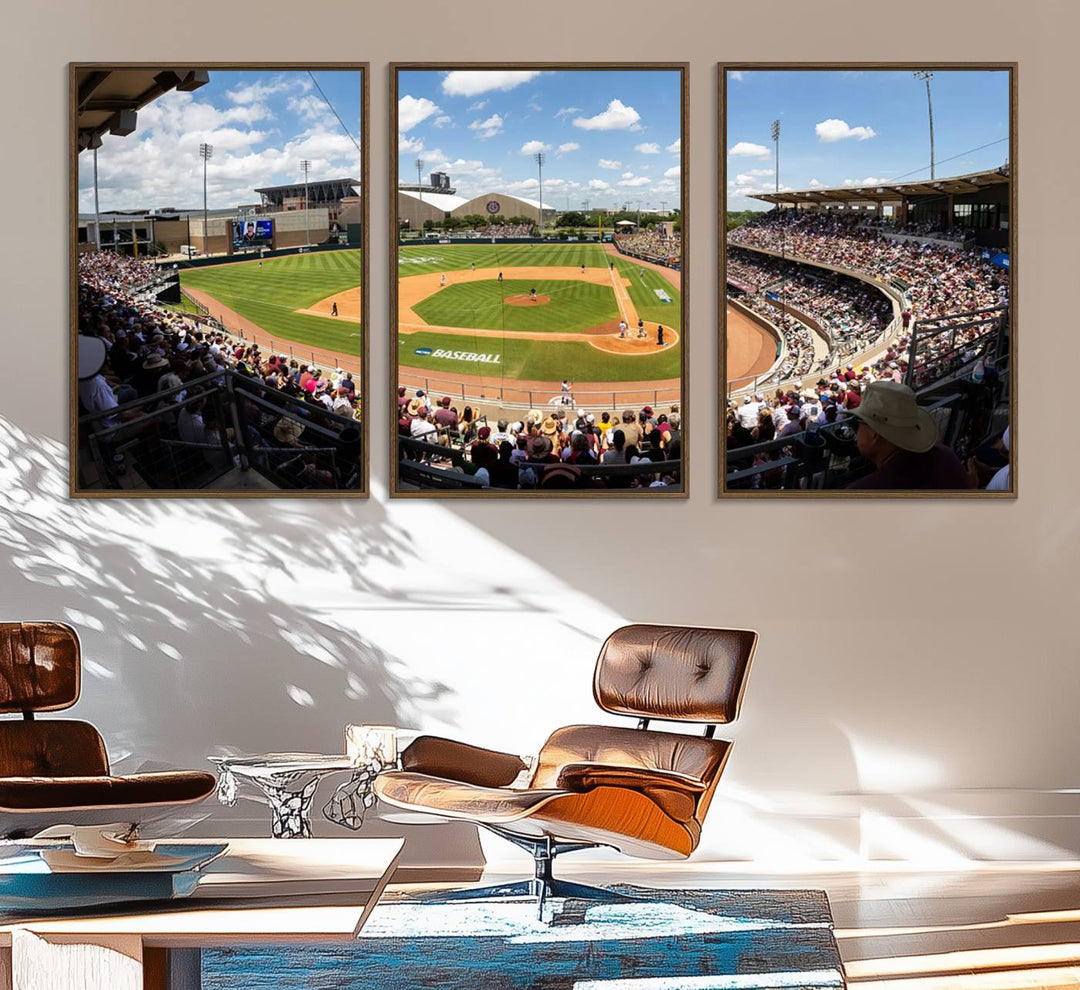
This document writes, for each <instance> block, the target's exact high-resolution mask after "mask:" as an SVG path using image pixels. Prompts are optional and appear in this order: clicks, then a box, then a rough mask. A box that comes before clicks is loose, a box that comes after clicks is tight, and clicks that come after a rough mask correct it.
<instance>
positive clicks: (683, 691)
mask: <svg viewBox="0 0 1080 990" xmlns="http://www.w3.org/2000/svg"><path fill="white" fill-rule="evenodd" d="M756 645H757V633H754V632H748V631H744V630H732V629H702V628H692V627H681V626H659V625H632V626H625V627H623V628H622V629H618V630H616V631H615V632H614V633H612V634H611V635H610V636H609V637H608V639H607V641H606V642H605V643H604V645H603V647H602V648H601V650H600V656H599V658H598V659H597V662H596V671H595V673H594V675H593V696H594V698H595V699H596V703H597V704H598V705H599V706H600V707H601V708H603V709H604V711H607V712H612V713H614V714H617V715H628V716H631V717H634V718H637V719H638V723H637V728H630V727H628V726H609V725H570V726H567V727H565V728H562V729H557V730H556V731H555V732H554V733H553V734H552V735H551V737H550V738H549V739H548V741H547V742H546V743H545V744H544V747H543V749H541V750H540V754H539V757H538V759H537V760H536V763H535V765H534V766H533V767H532V769H531V771H530V772H529V773H527V774H523V771H526V770H527V766H526V764H525V763H524V762H523V761H522V760H521V759H520V758H519V757H517V756H514V755H512V754H510V753H499V752H493V751H491V750H487V749H480V748H478V747H476V746H470V745H467V744H465V743H460V742H454V741H452V740H449V739H440V738H437V737H434V736H421V737H420V738H418V739H417V740H416V741H415V742H413V743H412V745H410V746H409V747H408V748H407V749H405V750H404V751H403V753H402V754H401V765H402V769H401V770H395V771H390V772H387V773H383V774H380V775H379V777H378V778H377V779H376V781H375V791H376V793H377V794H378V796H379V797H380V798H381V799H382V800H383V801H385V802H386V803H387V804H389V805H391V806H393V807H395V808H400V809H404V810H407V811H410V812H426V813H428V814H430V815H436V816H438V817H439V818H443V819H446V818H456V819H463V820H466V821H471V822H475V823H476V824H477V825H482V826H483V827H484V828H487V829H490V830H491V831H492V832H495V833H496V834H497V835H501V836H502V837H503V838H505V839H508V840H509V841H510V842H513V843H514V844H515V845H517V846H520V847H522V848H523V849H526V850H528V851H529V852H531V853H532V855H533V858H534V861H535V867H536V875H535V878H534V879H533V880H532V881H529V882H527V883H522V884H513V885H510V886H506V887H501V888H487V889H485V890H480V891H463V892H461V894H462V896H474V897H476V896H496V895H500V896H521V895H526V894H531V895H533V896H536V897H537V898H538V900H539V907H540V910H541V912H542V911H543V903H544V898H545V895H546V894H548V893H551V894H553V895H554V896H560V897H565V896H579V897H591V898H597V897H600V898H607V897H610V892H609V891H605V890H603V889H602V888H595V887H586V886H584V885H581V884H571V883H567V882H565V881H560V880H556V879H554V878H553V877H552V874H551V866H552V860H553V859H554V858H555V856H557V855H558V854H559V853H563V852H570V851H573V850H577V849H586V848H589V847H592V846H612V847H614V848H615V849H618V850H619V851H621V852H623V853H626V854H628V855H631V856H641V857H645V858H649V859H680V858H685V857H687V856H689V855H690V854H691V853H692V852H693V851H694V849H695V848H696V847H697V844H698V841H699V839H700V838H701V825H702V822H703V821H704V820H705V815H706V814H707V812H708V810H709V803H710V801H711V800H712V796H713V792H714V791H715V790H716V784H717V781H718V780H719V778H720V774H721V773H722V772H723V770H724V765H725V763H726V762H727V758H728V755H729V753H730V752H731V745H732V744H731V743H730V742H725V741H724V740H721V739H715V738H713V734H714V733H715V731H716V726H717V724H724V723H727V722H731V721H734V719H735V718H736V717H737V716H738V714H739V706H740V703H741V701H742V696H743V689H744V687H745V685H746V676H747V672H748V671H749V668H750V661H751V658H752V657H753V654H754V649H755V647H756ZM652 719H657V720H663V721H671V722H696V723H699V724H700V723H704V724H705V731H704V735H703V736H694V735H689V734H687V733H682V732H657V731H651V730H649V728H648V727H649V722H650V720H652ZM519 775H521V776H524V777H525V779H526V781H527V782H526V783H525V784H522V783H521V782H520V781H521V778H520V777H519Z"/></svg>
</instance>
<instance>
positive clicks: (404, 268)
mask: <svg viewBox="0 0 1080 990" xmlns="http://www.w3.org/2000/svg"><path fill="white" fill-rule="evenodd" d="M582 262H584V264H585V267H586V268H607V264H608V262H607V254H605V252H604V249H603V248H602V247H601V246H600V245H599V244H584V243H582V244H575V243H569V244H535V245H534V244H492V243H491V242H490V241H487V242H484V241H478V242H477V243H476V244H416V245H413V244H409V245H406V246H403V247H400V248H398V275H400V276H401V277H402V278H406V277H407V276H409V275H423V274H424V273H425V272H452V271H455V270H457V269H461V268H469V267H470V266H471V265H473V264H475V265H476V267H477V268H524V267H528V266H533V265H543V266H560V267H561V266H564V265H567V266H571V267H575V268H576V267H578V266H579V265H581V264H582ZM526 291H528V289H527V288H526Z"/></svg>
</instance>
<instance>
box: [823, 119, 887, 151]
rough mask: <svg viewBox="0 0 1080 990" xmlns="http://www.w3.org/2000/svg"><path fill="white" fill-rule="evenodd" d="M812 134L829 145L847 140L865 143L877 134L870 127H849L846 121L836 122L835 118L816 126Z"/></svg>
mask: <svg viewBox="0 0 1080 990" xmlns="http://www.w3.org/2000/svg"><path fill="white" fill-rule="evenodd" d="M814 133H815V134H817V136H818V138H820V139H821V140H822V141H824V142H825V143H826V144H831V143H832V142H833V141H846V140H847V139H848V138H856V139H858V140H859V141H865V140H867V139H868V138H872V137H876V136H877V132H876V131H875V130H874V129H873V128H872V127H861V126H860V127H851V126H850V125H849V124H848V122H847V121H846V120H837V119H836V118H835V117H830V118H829V119H828V120H823V121H822V122H821V123H820V124H816V125H815V126H814Z"/></svg>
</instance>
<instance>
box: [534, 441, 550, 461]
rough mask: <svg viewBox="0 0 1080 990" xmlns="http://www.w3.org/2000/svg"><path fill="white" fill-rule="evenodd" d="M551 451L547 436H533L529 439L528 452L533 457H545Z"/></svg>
mask: <svg viewBox="0 0 1080 990" xmlns="http://www.w3.org/2000/svg"><path fill="white" fill-rule="evenodd" d="M550 453H551V441H550V440H549V439H548V438H547V437H533V438H532V439H531V440H530V441H529V454H530V455H531V456H533V457H547V455H548V454H550Z"/></svg>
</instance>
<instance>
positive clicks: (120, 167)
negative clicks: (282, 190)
mask: <svg viewBox="0 0 1080 990" xmlns="http://www.w3.org/2000/svg"><path fill="white" fill-rule="evenodd" d="M314 75H315V79H316V80H317V81H318V84H319V86H321V87H322V89H323V92H324V93H325V94H326V97H327V99H328V100H329V101H330V102H331V103H332V104H333V106H334V108H335V109H336V110H337V112H338V114H339V115H340V117H341V119H342V120H343V121H344V122H345V125H346V126H347V127H348V129H349V131H350V132H351V133H352V136H353V138H355V139H356V142H357V144H359V143H360V135H361V129H360V106H361V101H360V95H361V94H360V84H361V79H360V77H361V73H360V71H359V70H350V71H345V70H315V73H314ZM202 143H209V144H211V145H213V146H214V154H213V157H212V158H211V159H210V163H209V167H208V170H207V200H208V206H209V207H210V209H226V208H231V207H234V206H238V205H240V204H242V203H255V202H258V198H259V197H258V196H257V195H256V194H255V193H254V191H253V190H254V189H255V188H256V187H257V186H272V185H281V184H284V183H287V182H294V181H296V182H299V181H302V179H303V173H302V172H301V171H300V161H301V159H304V158H307V159H309V160H310V161H311V163H312V168H311V173H310V178H311V179H312V180H315V179H332V178H341V177H344V176H351V177H355V178H359V177H360V153H359V152H358V151H357V149H356V147H355V145H354V144H353V142H352V141H351V140H350V139H349V137H348V136H347V135H346V134H345V132H344V131H343V130H342V127H341V125H340V124H339V123H338V121H337V120H336V119H335V118H334V116H333V114H332V113H331V111H330V109H329V108H328V107H327V105H326V102H325V101H324V100H323V98H322V97H321V96H320V95H319V91H318V89H317V88H316V86H315V84H314V83H313V82H312V80H311V77H310V76H309V75H308V73H306V72H274V71H269V70H264V69H259V70H246V71H240V72H223V71H220V70H217V69H211V70H210V82H209V83H207V85H205V86H203V87H202V88H200V89H197V90H194V91H193V92H190V93H180V92H176V91H173V92H170V93H166V94H165V95H164V96H162V97H160V98H159V99H157V100H155V101H154V102H153V103H150V104H148V105H147V106H145V107H144V108H143V109H142V110H140V111H139V115H138V127H137V129H136V130H135V132H134V133H133V134H130V135H128V136H127V137H124V138H120V137H113V136H112V135H110V134H106V135H104V137H103V140H102V146H101V148H100V149H98V186H99V198H100V203H101V209H102V210H110V209H140V208H148V209H152V208H159V207H165V206H176V207H180V208H186V207H201V206H202V195H203V193H202V189H203V187H202V174H203V173H202V159H201V158H200V157H199V145H200V144H202ZM93 208H94V198H93V155H92V153H91V152H89V151H84V152H83V153H82V154H81V155H80V156H79V212H80V213H88V212H92V211H93Z"/></svg>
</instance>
